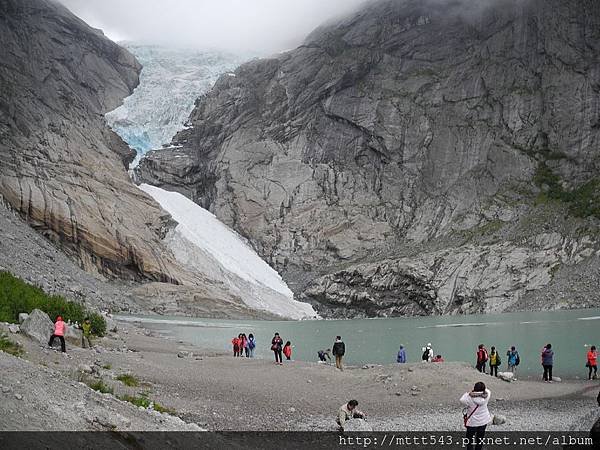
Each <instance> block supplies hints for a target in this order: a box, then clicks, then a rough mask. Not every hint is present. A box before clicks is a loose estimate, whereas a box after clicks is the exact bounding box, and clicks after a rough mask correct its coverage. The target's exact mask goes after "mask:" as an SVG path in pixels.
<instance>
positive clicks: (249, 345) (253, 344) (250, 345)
mask: <svg viewBox="0 0 600 450" xmlns="http://www.w3.org/2000/svg"><path fill="white" fill-rule="evenodd" d="M254 347H256V342H255V341H254V339H249V340H248V348H249V349H250V350H252V349H253V348H254Z"/></svg>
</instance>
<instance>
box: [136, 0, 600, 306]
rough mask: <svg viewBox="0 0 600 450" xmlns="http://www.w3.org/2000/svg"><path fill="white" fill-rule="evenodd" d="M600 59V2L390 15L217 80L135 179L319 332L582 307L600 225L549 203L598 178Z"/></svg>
mask: <svg viewBox="0 0 600 450" xmlns="http://www.w3.org/2000/svg"><path fill="white" fill-rule="evenodd" d="M599 43H600V4H598V3H597V2H591V1H585V2H580V1H575V0H569V1H562V0H551V1H550V2H548V1H542V0H528V1H518V0H498V1H496V2H477V1H475V0H464V1H460V2H437V1H435V0H428V1H421V0H419V1H417V0H406V1H390V0H381V1H377V2H375V3H372V4H370V5H369V6H367V7H365V9H363V10H361V11H360V12H358V13H356V14H355V15H353V16H351V17H348V18H347V19H344V20H343V21H341V22H338V23H335V24H333V25H331V24H330V25H327V26H324V27H321V28H319V29H317V30H316V31H315V32H313V33H312V34H311V35H310V36H309V37H308V38H307V39H306V41H305V43H304V45H302V46H300V47H299V48H297V49H295V50H293V51H290V52H286V53H283V54H280V55H278V56H276V57H273V58H271V59H264V60H258V61H252V62H249V63H247V64H244V65H242V66H241V67H239V68H238V69H237V70H236V72H235V75H234V76H231V75H224V76H222V77H221V78H220V79H219V80H218V81H217V83H216V84H215V87H214V88H213V90H212V91H211V92H209V93H208V94H207V95H205V96H203V97H202V98H201V99H200V100H199V101H198V103H197V106H196V108H195V110H194V111H193V112H192V114H191V116H190V123H191V125H192V127H191V128H190V129H187V130H184V131H182V132H180V133H179V134H178V135H177V136H176V137H175V138H174V140H173V148H169V149H163V150H157V151H154V152H151V153H150V154H149V155H148V156H147V158H145V159H143V160H142V162H141V164H140V166H139V168H138V170H137V175H138V177H139V178H140V179H141V180H143V181H144V182H147V183H150V184H154V185H158V186H161V187H163V188H166V189H170V190H175V191H179V192H181V193H183V194H185V195H187V196H188V197H190V198H192V199H193V200H194V201H196V202H197V203H199V204H201V205H202V206H204V207H206V208H209V209H210V210H211V211H212V212H214V213H215V214H216V215H217V216H218V217H219V218H220V219H221V220H223V221H224V222H225V223H227V224H228V225H230V226H232V227H233V228H235V229H236V230H237V231H238V232H239V233H240V234H242V235H243V236H245V237H247V238H248V239H249V240H250V241H251V242H252V244H253V245H254V247H255V248H256V249H257V251H258V252H259V254H261V255H262V256H263V257H264V258H265V259H266V260H267V261H268V262H270V263H271V264H272V265H274V267H276V268H277V269H278V270H279V271H280V272H281V273H282V274H283V276H284V278H285V280H286V281H287V282H288V284H289V285H290V287H291V288H292V289H293V290H294V291H295V292H296V293H297V294H301V295H302V297H303V300H307V301H310V302H311V303H313V304H314V305H315V307H316V308H317V309H318V310H319V312H320V313H321V314H324V315H328V316H339V315H342V316H348V317H355V316H386V315H403V314H438V313H467V312H484V311H501V310H505V309H510V308H513V309H514V308H517V309H518V308H519V307H520V305H527V308H530V309H533V308H540V307H548V305H549V304H551V305H552V306H554V307H573V306H578V305H577V304H572V303H569V301H567V300H565V301H562V300H561V301H557V300H556V298H557V297H558V295H555V294H557V293H558V292H561V291H562V289H563V288H564V287H568V286H572V284H571V280H572V279H573V277H571V276H569V277H567V278H566V279H562V278H561V274H562V273H568V272H569V269H568V268H569V267H574V266H575V267H576V266H577V265H578V264H588V263H589V264H590V265H591V267H593V268H594V271H596V272H597V269H598V267H599V266H600V264H599V263H598V255H600V254H599V253H598V243H597V236H598V222H597V220H593V219H586V220H583V219H573V218H572V217H571V215H572V214H571V212H572V211H571V209H570V208H569V207H567V206H565V205H564V204H559V203H560V202H556V203H555V202H548V201H547V200H548V198H549V197H548V196H549V195H550V196H551V195H552V192H553V191H552V189H555V190H556V189H564V190H565V191H568V192H579V191H574V189H575V188H576V187H578V186H582V185H584V184H585V183H591V184H587V185H586V186H594V184H593V183H594V182H595V181H594V180H596V179H597V178H596V177H597V176H598V173H599V168H600V166H599V164H600V158H599V157H598V156H599V150H598V149H599V148H600V145H599V144H600V126H599V124H600V115H599V111H600V88H599V86H600V63H599V61H600V44H599ZM557 180H559V181H557ZM557 184H558V185H560V186H561V187H560V188H557V187H556V185H557ZM540 192H542V193H543V192H546V194H542V195H540ZM575 200H576V201H578V200H577V199H575ZM592 201H595V200H593V199H591V198H590V202H592ZM584 215H587V214H584ZM538 235H540V236H539V237H540V238H541V240H540V239H538ZM548 239H549V240H548ZM590 261H591V262H590ZM574 272H577V270H576V269H575V270H574ZM555 276H556V279H557V280H562V281H560V282H559V281H557V282H555V281H554V279H555ZM592 279H593V278H592ZM588 280H589V278H588ZM561 283H564V284H561ZM574 283H576V284H578V285H581V286H584V287H583V288H582V289H585V291H584V292H585V293H586V294H585V295H581V297H585V298H587V299H588V300H586V301H587V302H588V304H586V306H592V305H597V304H600V296H599V293H598V292H599V291H598V289H597V287H598V286H597V285H598V283H597V282H593V281H592V283H591V284H586V283H588V282H585V281H576V282H574ZM549 286H550V287H549ZM539 290H544V292H546V294H545V295H543V296H541V297H535V300H529V299H531V298H533V297H534V294H533V293H534V292H535V291H539ZM587 294H589V295H587ZM562 297H568V295H566V296H562ZM553 302H554V303H553Z"/></svg>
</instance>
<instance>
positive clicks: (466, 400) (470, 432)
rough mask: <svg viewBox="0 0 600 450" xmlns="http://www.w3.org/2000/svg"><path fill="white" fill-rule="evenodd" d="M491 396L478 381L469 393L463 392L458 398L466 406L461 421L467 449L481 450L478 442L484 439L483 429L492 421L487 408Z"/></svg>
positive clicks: (481, 446)
mask: <svg viewBox="0 0 600 450" xmlns="http://www.w3.org/2000/svg"><path fill="white" fill-rule="evenodd" d="M491 395H492V394H491V392H490V390H489V389H486V387H485V384H483V383H482V382H481V381H479V382H477V383H475V386H474V387H473V390H472V391H471V392H465V393H464V394H463V396H462V397H461V398H460V402H461V403H462V404H463V405H465V406H466V411H465V412H464V414H463V420H464V424H465V427H466V428H467V436H466V437H467V439H468V440H469V444H468V445H467V449H476V450H480V449H482V448H483V445H482V444H480V440H481V439H483V438H484V436H485V428H486V427H487V425H488V424H489V423H490V422H491V421H492V416H491V415H490V412H489V410H488V406H487V405H488V402H489V401H490V396H491Z"/></svg>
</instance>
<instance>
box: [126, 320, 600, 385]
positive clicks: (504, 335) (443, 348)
mask: <svg viewBox="0 0 600 450" xmlns="http://www.w3.org/2000/svg"><path fill="white" fill-rule="evenodd" d="M118 319H119V320H127V321H140V322H141V324H142V326H144V327H145V328H149V329H152V330H155V331H159V332H160V333H161V334H163V335H165V336H169V337H172V338H173V339H176V340H182V341H185V342H189V343H193V344H196V345H199V346H202V347H204V348H211V349H217V350H226V351H229V350H230V349H231V339H232V338H233V336H234V335H237V334H238V333H246V334H247V335H248V334H250V333H253V334H254V336H256V338H257V341H258V345H257V349H256V356H257V357H260V358H272V357H273V355H272V352H271V351H270V342H271V338H272V337H273V334H274V332H276V331H277V332H279V333H280V334H281V336H282V338H283V340H284V341H288V340H289V341H291V342H292V345H293V346H294V349H293V355H292V358H293V359H298V360H303V361H316V360H317V355H316V353H317V351H318V350H319V349H325V348H331V346H332V345H333V340H334V338H335V336H336V335H338V334H339V335H341V336H342V337H343V340H344V342H345V343H346V363H347V364H365V363H374V364H390V363H394V362H395V361H396V353H397V351H398V346H399V344H403V345H404V347H405V348H406V351H407V355H408V360H409V362H411V361H419V360H420V359H421V353H422V352H421V347H422V346H424V345H425V344H426V343H428V342H431V343H432V344H433V349H434V352H435V353H436V354H438V353H439V354H441V355H442V356H443V357H444V359H445V360H446V361H466V362H470V363H473V364H474V359H475V350H476V347H477V345H478V344H480V343H483V344H485V345H486V347H487V348H488V349H489V348H490V347H491V346H492V345H494V346H496V348H497V349H498V350H499V352H500V355H502V367H501V369H500V370H504V369H505V367H506V365H505V363H506V356H505V354H506V350H507V349H508V348H509V347H510V346H511V345H515V346H516V347H517V349H518V350H519V353H520V355H521V365H520V366H519V370H520V374H521V375H525V374H526V375H529V376H533V375H538V374H539V372H540V368H541V366H540V357H539V354H540V350H541V348H542V347H543V346H544V345H545V344H547V343H548V342H549V343H551V344H552V347H553V349H554V351H555V361H554V373H555V375H557V376H565V377H575V376H580V377H584V376H587V369H586V368H585V355H586V352H587V347H586V345H588V346H589V345H596V347H599V348H600V309H588V310H575V311H548V312H523V313H507V314H488V315H472V316H443V317H415V318H393V319H355V320H311V321H300V322H294V321H281V322H273V321H257V320H219V319H195V318H183V317H166V316H119V317H118Z"/></svg>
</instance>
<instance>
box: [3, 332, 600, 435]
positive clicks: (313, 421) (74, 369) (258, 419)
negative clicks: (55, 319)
mask: <svg viewBox="0 0 600 450" xmlns="http://www.w3.org/2000/svg"><path fill="white" fill-rule="evenodd" d="M117 326H118V331H117V332H116V333H109V335H108V336H107V337H105V338H102V339H99V340H97V342H96V343H97V346H96V348H95V349H81V348H76V347H70V348H69V349H68V357H65V356H63V355H61V354H60V353H59V352H56V351H54V350H49V349H46V348H43V347H42V346H40V345H39V344H37V343H34V342H33V341H32V340H30V339H29V338H27V337H25V336H23V335H20V334H10V337H11V339H13V340H15V341H17V342H19V343H21V344H22V345H23V348H24V350H25V353H24V355H23V359H26V360H28V361H22V360H19V359H17V358H14V357H12V356H9V355H5V354H3V353H1V352H0V365H1V366H2V374H3V376H2V382H1V383H0V384H2V385H9V384H10V385H11V386H14V385H15V383H18V385H19V392H23V393H24V394H22V395H23V399H22V400H17V399H15V398H14V395H15V392H16V391H15V390H14V389H13V388H11V391H10V392H7V393H0V397H2V402H0V413H1V414H0V429H3V430H20V429H47V427H48V425H49V422H48V420H51V424H52V427H51V428H52V429H58V430H61V429H63V430H67V429H69V430H72V429H90V428H91V429H94V427H96V428H97V427H98V426H99V425H98V424H97V423H93V420H92V423H90V421H89V420H88V421H86V420H85V419H81V420H79V419H78V420H75V419H74V417H75V416H76V414H75V413H76V412H77V406H76V405H77V404H78V403H77V402H78V401H79V402H82V401H83V402H84V403H83V406H80V408H84V409H85V408H87V403H86V400H85V399H90V398H96V397H97V396H101V398H102V399H103V400H102V402H103V403H106V404H107V405H109V406H110V408H112V409H113V410H114V409H116V410H118V411H119V414H120V415H122V416H123V417H124V418H125V419H124V421H122V422H120V423H119V422H118V421H117V423H111V424H110V425H111V426H112V427H114V428H116V429H119V428H121V427H124V428H126V429H140V430H143V429H148V428H146V427H150V426H152V427H155V428H154V429H173V428H175V429H185V426H188V425H187V424H195V425H190V426H192V427H195V426H198V427H201V428H203V429H208V430H314V431H317V430H319V431H321V430H323V431H325V430H335V424H334V422H333V418H334V416H335V413H336V410H337V409H338V408H339V406H340V405H341V404H343V403H344V402H345V401H347V400H348V399H350V398H356V399H357V400H358V401H359V403H360V404H359V408H360V409H362V410H363V411H365V412H367V413H368V416H369V422H370V424H371V425H372V426H373V428H374V430H376V431H384V430H386V431H387V430H429V431H431V430H439V431H450V430H457V431H458V430H462V417H461V414H462V413H461V411H462V408H461V405H460V404H459V403H458V398H459V397H460V395H461V394H462V393H463V392H465V391H466V390H468V389H469V388H470V387H472V386H473V384H474V383H475V382H476V381H480V380H482V381H484V382H485V383H486V384H487V386H488V387H489V389H491V391H492V400H491V402H490V411H491V412H492V414H501V415H504V416H506V418H507V422H506V423H505V424H503V425H500V426H493V427H491V428H492V429H494V430H498V431H503V430H520V431H521V430H522V431H526V430H565V431H566V430H589V429H590V427H591V425H592V423H593V422H594V421H595V420H596V418H597V417H598V415H599V414H600V409H599V408H598V407H597V404H596V395H597V394H598V390H599V389H600V382H599V381H591V382H590V381H582V380H563V381H562V382H557V383H553V384H546V383H542V382H539V381H533V380H528V381H516V382H513V383H507V382H504V381H501V380H499V379H496V378H492V377H490V376H489V375H481V374H479V373H478V372H476V371H475V370H474V369H473V368H471V367H469V366H468V365H466V364H464V363H452V362H448V363H442V364H424V363H414V364H405V365H388V366H368V368H363V367H348V368H346V370H344V371H343V372H340V371H338V370H336V369H335V367H333V366H331V365H327V364H317V363H309V362H300V361H290V362H286V363H285V364H284V365H283V366H276V365H274V364H273V362H272V361H270V360H262V359H246V358H233V357H231V356H229V355H224V354H220V353H218V352H214V351H210V350H207V349H200V348H196V347H194V346H191V345H188V344H185V343H183V342H177V341H174V340H170V339H165V338H162V337H159V336H157V335H155V334H154V333H152V332H150V331H148V330H144V329H141V328H137V327H136V326H134V325H132V324H123V323H119V324H118V325H117ZM5 329H6V326H0V331H2V330H5ZM90 372H91V373H90ZM122 374H130V375H132V376H133V377H135V379H136V380H137V382H138V386H126V385H124V384H123V383H122V382H121V381H118V380H117V379H116V377H117V376H119V375H122ZM82 377H83V378H85V377H88V378H91V379H92V380H95V381H97V380H102V381H103V382H104V383H105V384H106V385H107V386H110V387H112V389H113V391H114V396H122V395H124V394H128V395H139V394H143V395H146V396H147V397H148V398H151V399H152V400H153V401H155V402H159V403H160V404H161V405H164V406H165V407H167V408H169V409H171V410H172V411H173V412H172V414H174V415H176V416H178V417H180V418H181V419H182V420H183V421H184V422H185V424H184V423H183V422H181V421H176V422H173V423H171V422H169V421H168V420H167V421H164V418H163V417H162V416H168V415H167V414H163V415H160V417H159V419H162V420H163V422H161V421H160V420H159V422H158V423H156V417H158V416H157V413H153V414H150V413H148V412H147V411H141V410H140V408H135V407H133V406H132V405H130V404H128V403H125V402H122V401H119V400H116V399H115V398H114V396H113V395H110V394H104V395H102V394H98V393H96V392H94V391H92V390H91V389H89V388H88V387H87V386H85V385H84V384H82V383H77V382H76V381H77V380H80V379H82ZM57 380H59V381H57ZM73 389H75V390H76V391H77V393H72V392H71V391H72V390H73ZM32 392H35V393H36V394H35V395H33V396H32V395H29V394H30V393H32ZM78 396H79V397H81V399H80V400H78V398H79V397H78ZM65 398H69V399H71V400H70V401H69V402H67V403H65V402H64V399H65ZM40 399H42V400H40ZM7 400H9V401H7ZM15 402H16V404H15ZM53 402H54V403H57V402H60V405H55V406H54V409H55V412H56V413H55V414H53V415H52V418H48V419H46V418H44V417H45V416H44V414H45V413H43V412H42V411H43V409H41V408H40V404H42V405H43V404H44V403H47V404H49V405H52V404H53ZM15 411H18V414H19V415H18V416H17V415H16V414H17V413H15ZM69 411H70V412H72V413H73V414H72V413H69ZM140 413H143V414H145V415H143V416H142V417H143V418H146V419H148V420H150V422H148V421H145V422H144V421H143V420H141V419H138V418H137V415H139V414H140ZM74 414H75V415H74ZM25 416H26V417H28V418H29V420H27V421H23V420H20V419H19V417H25ZM42 416H44V417H42ZM146 416H148V417H146ZM177 420H178V419H177Z"/></svg>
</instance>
